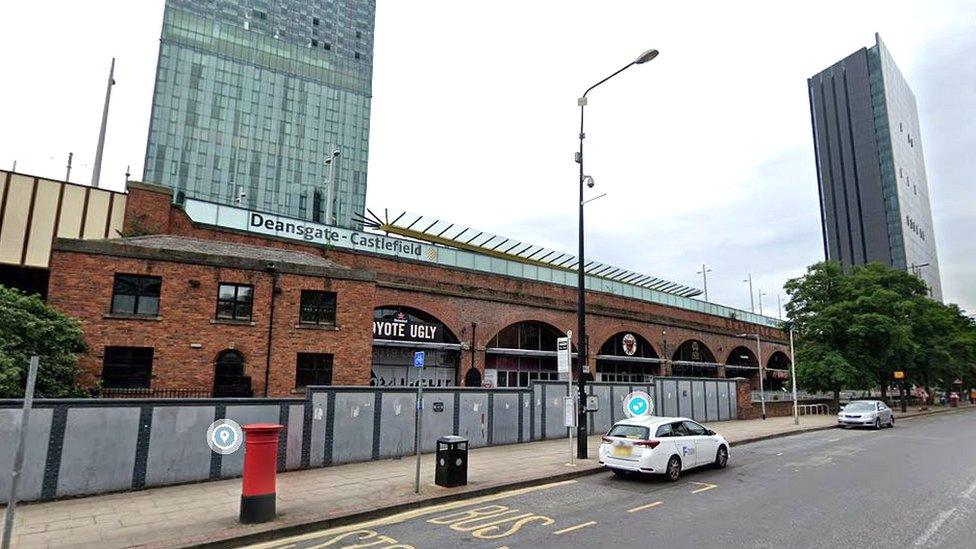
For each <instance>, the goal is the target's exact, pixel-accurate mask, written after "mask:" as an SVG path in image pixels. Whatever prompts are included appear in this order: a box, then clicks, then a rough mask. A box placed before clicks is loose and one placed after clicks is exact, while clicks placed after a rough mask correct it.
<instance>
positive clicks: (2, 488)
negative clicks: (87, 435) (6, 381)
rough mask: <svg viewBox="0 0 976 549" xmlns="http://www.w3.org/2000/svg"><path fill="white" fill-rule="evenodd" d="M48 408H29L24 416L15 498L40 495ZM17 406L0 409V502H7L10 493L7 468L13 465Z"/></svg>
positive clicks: (17, 423)
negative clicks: (24, 435)
mask: <svg viewBox="0 0 976 549" xmlns="http://www.w3.org/2000/svg"><path fill="white" fill-rule="evenodd" d="M52 415H53V411H52V410H51V409H37V408H35V409H33V410H31V413H30V416H29V418H28V420H29V422H30V424H29V425H28V426H27V443H26V445H25V447H24V466H23V468H22V469H21V472H20V484H19V487H18V489H17V499H18V500H19V501H30V500H34V499H38V498H39V497H41V487H42V485H43V484H44V461H45V458H46V457H47V441H48V437H49V436H50V433H51V416H52ZM20 418H21V411H20V410H19V409H5V410H0V441H3V442H2V443H0V503H7V497H8V496H9V495H10V472H11V471H12V470H13V467H14V453H15V452H16V451H17V440H18V437H19V436H20Z"/></svg>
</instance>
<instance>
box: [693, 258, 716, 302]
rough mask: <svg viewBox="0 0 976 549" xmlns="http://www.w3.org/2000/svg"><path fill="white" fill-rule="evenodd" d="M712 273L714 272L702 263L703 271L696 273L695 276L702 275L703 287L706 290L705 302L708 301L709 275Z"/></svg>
mask: <svg viewBox="0 0 976 549" xmlns="http://www.w3.org/2000/svg"><path fill="white" fill-rule="evenodd" d="M710 272H712V270H711V269H706V268H705V264H704V263H702V270H700V271H698V272H697V273H695V274H700V275H702V286H704V290H705V301H708V273H710Z"/></svg>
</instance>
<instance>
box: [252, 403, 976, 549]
mask: <svg viewBox="0 0 976 549" xmlns="http://www.w3.org/2000/svg"><path fill="white" fill-rule="evenodd" d="M513 465H514V466H517V464H513ZM608 544H610V546H612V547H696V548H698V547H775V548H791V547H797V548H800V547H859V548H860V547H864V548H873V547H877V548H885V549H890V548H893V547H954V548H955V547H976V413H974V412H960V413H953V414H941V415H935V416H928V417H920V418H915V419H910V420H902V421H899V422H898V424H897V426H896V427H895V428H894V429H884V430H881V431H860V430H859V431H851V430H839V429H832V430H828V431H820V432H814V433H807V434H803V435H797V436H792V437H786V438H780V439H773V440H768V441H764V442H758V443H753V444H747V445H743V446H739V447H736V448H734V449H733V452H732V459H731V460H730V463H729V467H728V468H727V469H725V470H721V471H719V470H712V469H703V470H699V471H689V472H687V473H686V474H685V475H684V476H683V478H682V479H681V480H680V481H679V482H677V483H668V482H665V481H663V480H657V479H653V478H652V479H617V478H614V477H613V476H612V475H611V474H609V473H602V472H601V473H600V474H598V475H594V476H589V477H583V478H580V479H577V480H571V481H566V482H560V483H552V484H548V485H544V486H539V487H532V488H527V489H523V490H515V491H512V492H507V493H504V494H496V495H492V496H485V497H481V498H472V499H470V500H465V501H460V502H453V503H449V504H444V505H441V506H434V507H427V508H422V509H418V510H415V511H410V512H407V513H402V514H400V515H396V516H393V517H387V518H384V519H378V520H375V521H370V522H366V523H362V524H359V525H352V526H348V527H342V528H336V529H332V530H326V531H322V532H316V533H312V534H306V535H304V536H296V537H294V538H290V539H286V540H280V541H276V542H273V543H269V544H263V545H261V546H260V547H263V548H270V547H289V548H296V549H297V548H313V547H314V548H319V547H330V548H331V547H335V548H339V547H375V548H379V549H384V548H389V549H392V548H406V547H414V548H417V549H420V548H442V547H464V548H468V547H470V548H489V549H498V548H504V547H507V548H511V549H515V548H517V547H569V546H572V547H607V546H608Z"/></svg>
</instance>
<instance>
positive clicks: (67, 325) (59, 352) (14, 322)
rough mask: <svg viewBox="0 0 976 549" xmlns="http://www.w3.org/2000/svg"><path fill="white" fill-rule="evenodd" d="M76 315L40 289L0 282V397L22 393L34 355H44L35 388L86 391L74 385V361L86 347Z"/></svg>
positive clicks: (51, 392) (46, 392)
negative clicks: (44, 298) (32, 292)
mask: <svg viewBox="0 0 976 549" xmlns="http://www.w3.org/2000/svg"><path fill="white" fill-rule="evenodd" d="M85 348H86V347H85V340H84V337H83V336H82V333H81V327H80V326H79V324H78V321H77V320H75V319H73V318H70V317H68V316H65V315H63V314H61V313H60V312H58V311H56V310H54V309H53V308H51V307H49V306H48V305H47V304H45V303H44V302H43V301H41V299H40V297H38V296H36V295H30V296H29V295H25V294H23V293H21V292H20V291H18V290H15V289H11V288H7V287H4V286H0V398H22V397H23V395H24V385H25V383H26V380H27V366H28V361H29V360H30V357H31V355H33V354H37V355H39V356H40V367H39V370H38V374H37V385H36V388H35V394H36V395H37V396H38V397H46V398H57V397H70V396H85V393H84V392H83V391H81V390H79V389H78V388H77V387H75V376H76V375H77V373H78V368H77V366H76V361H77V360H78V355H80V354H81V353H83V352H84V351H85Z"/></svg>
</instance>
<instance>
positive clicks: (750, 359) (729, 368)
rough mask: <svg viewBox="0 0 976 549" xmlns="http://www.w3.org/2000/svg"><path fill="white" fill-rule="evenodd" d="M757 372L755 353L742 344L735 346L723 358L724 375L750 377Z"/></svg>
mask: <svg viewBox="0 0 976 549" xmlns="http://www.w3.org/2000/svg"><path fill="white" fill-rule="evenodd" d="M758 372H759V361H757V360H756V353H755V351H753V350H752V349H750V348H748V347H744V346H741V345H740V346H739V347H736V348H735V349H732V352H731V353H729V357H728V358H727V359H726V360H725V377H752V376H754V375H756V374H757V373H758Z"/></svg>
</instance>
